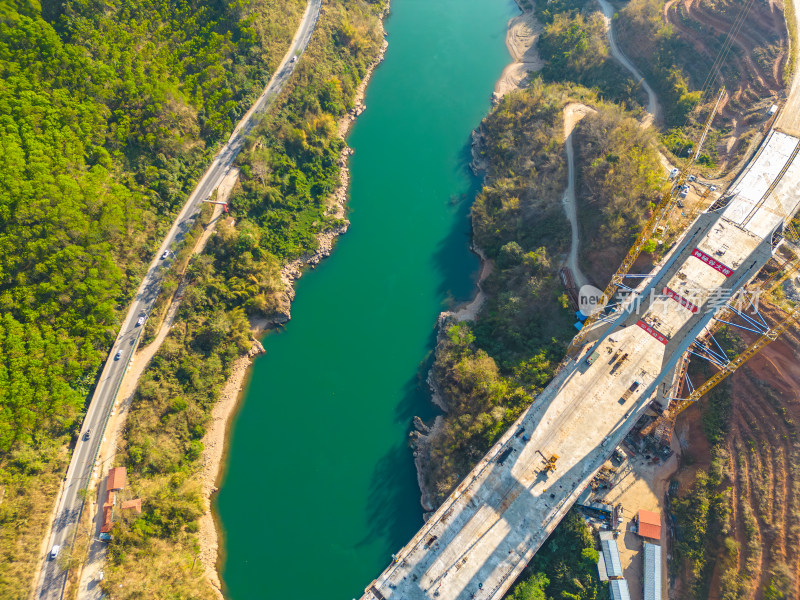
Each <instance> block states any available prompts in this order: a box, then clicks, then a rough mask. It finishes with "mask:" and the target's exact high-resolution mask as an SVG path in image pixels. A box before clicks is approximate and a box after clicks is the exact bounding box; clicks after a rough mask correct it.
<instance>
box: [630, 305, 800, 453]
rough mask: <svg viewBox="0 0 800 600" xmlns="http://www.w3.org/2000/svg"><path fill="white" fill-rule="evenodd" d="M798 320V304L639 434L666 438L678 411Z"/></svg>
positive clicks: (717, 383) (669, 433) (707, 390)
mask: <svg viewBox="0 0 800 600" xmlns="http://www.w3.org/2000/svg"><path fill="white" fill-rule="evenodd" d="M798 320H800V306H799V307H797V308H795V309H794V310H793V311H792V312H791V313H789V315H787V316H786V318H784V319H783V320H782V321H780V322H778V323H777V324H776V325H775V326H774V327H771V328H770V329H768V330H767V331H766V332H765V333H763V334H762V335H761V336H760V337H759V338H758V339H757V340H756V341H755V342H754V343H753V344H751V345H750V346H749V347H748V348H747V349H746V350H745V351H744V352H742V353H741V354H739V355H738V356H737V357H736V358H734V359H733V360H731V361H730V362H728V363H727V364H725V365H724V366H723V367H722V368H721V369H720V370H719V371H717V372H716V373H714V375H712V376H711V377H709V378H708V379H707V380H706V381H705V383H703V384H702V385H701V386H700V387H698V388H695V389H694V390H692V392H691V393H690V394H689V395H688V396H687V397H686V398H681V399H677V400H673V404H672V405H671V406H670V407H669V408H668V409H667V410H666V411H665V412H664V414H662V415H661V416H660V417H659V418H658V419H656V420H655V421H653V422H652V423H650V424H649V425H647V426H646V427H644V428H643V429H642V430H641V432H640V433H641V435H643V436H646V435H649V434H650V433H653V432H654V431H655V432H656V436H657V437H660V438H662V439H668V437H669V435H671V434H672V427H673V426H674V424H675V419H676V417H677V416H678V415H679V414H680V413H682V412H683V411H684V410H686V409H687V408H688V407H689V406H690V405H691V404H692V403H694V402H695V401H697V400H699V399H700V398H702V397H703V396H704V395H706V394H707V393H708V392H710V391H711V390H712V389H714V388H715V387H716V386H717V385H719V384H720V382H722V381H723V380H724V379H725V378H726V377H728V376H729V375H731V374H732V373H735V372H736V370H737V369H739V367H741V366H742V365H743V364H744V363H746V362H747V361H748V360H750V359H751V358H753V357H754V356H755V355H756V354H758V353H759V352H760V351H761V350H762V349H763V348H764V346H766V345H767V344H770V343H771V342H774V341H775V340H776V339H778V338H779V337H780V336H781V335H782V334H784V333H785V332H786V330H788V329H789V328H790V327H791V326H792V325H794V324H795V323H797V321H798Z"/></svg>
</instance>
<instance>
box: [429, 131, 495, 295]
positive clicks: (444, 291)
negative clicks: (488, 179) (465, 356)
mask: <svg viewBox="0 0 800 600" xmlns="http://www.w3.org/2000/svg"><path fill="white" fill-rule="evenodd" d="M471 162H472V145H471V141H470V140H469V139H468V140H467V142H466V143H465V144H464V146H463V147H462V148H461V151H460V152H459V160H458V165H457V167H456V170H457V171H458V172H459V173H467V174H468V176H469V186H468V187H467V189H466V191H464V192H463V193H462V194H460V195H457V196H455V197H453V198H451V200H450V201H451V202H452V203H453V204H455V214H454V217H453V224H452V227H451V228H450V231H449V232H448V233H447V235H446V236H445V237H444V238H442V240H441V241H440V242H439V244H438V247H437V249H436V252H435V253H434V255H433V268H434V269H435V270H436V273H437V275H438V276H439V282H440V283H439V286H438V290H437V291H438V294H439V297H441V298H444V299H449V300H450V302H451V303H454V304H460V303H463V302H466V301H468V300H471V299H472V297H473V296H474V295H475V282H476V281H477V279H478V273H479V270H480V262H479V259H478V257H477V256H476V255H475V254H474V253H473V252H472V251H471V250H470V247H471V242H472V223H471V220H470V209H471V208H472V203H473V202H474V200H475V196H476V195H477V194H478V192H480V190H481V188H482V187H483V177H478V176H475V175H473V174H472V172H471V171H470V170H469V164H470V163H471Z"/></svg>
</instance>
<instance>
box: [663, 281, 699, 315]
mask: <svg viewBox="0 0 800 600" xmlns="http://www.w3.org/2000/svg"><path fill="white" fill-rule="evenodd" d="M661 293H662V294H664V295H665V296H667V297H668V298H672V299H673V300H675V302H677V303H678V304H680V305H681V306H683V307H684V308H688V309H689V310H690V311H692V312H693V313H696V312H697V311H698V310H700V309H699V308H697V306H696V305H694V304H692V303H691V302H689V301H688V300H687V299H686V298H684V297H683V296H681V295H680V294H677V293H675V292H673V291H672V290H671V289H669V288H668V287H665V288H664V290H663V291H662V292H661Z"/></svg>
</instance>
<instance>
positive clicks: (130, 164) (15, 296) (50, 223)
mask: <svg viewBox="0 0 800 600" xmlns="http://www.w3.org/2000/svg"><path fill="white" fill-rule="evenodd" d="M304 8H305V2H303V1H302V0H290V1H287V2H277V1H275V0H235V1H231V2H228V1H218V2H203V3H196V2H190V1H182V0H176V1H167V0H129V1H119V2H100V1H95V0H72V1H66V2H45V3H43V5H41V6H40V5H39V4H38V3H37V2H32V1H31V2H26V1H24V0H17V1H16V2H12V1H9V0H0V315H2V316H0V497H2V499H3V501H2V503H0V552H2V553H3V559H2V560H0V595H1V596H3V597H9V596H13V597H16V595H17V594H18V593H19V590H21V589H24V588H25V586H26V585H27V580H28V579H29V572H30V571H29V569H30V568H31V563H30V562H29V561H30V560H31V558H32V557H35V555H36V550H35V545H36V543H38V534H37V532H36V529H35V527H32V526H31V525H30V524H31V523H32V522H37V523H38V522H41V521H40V520H39V519H42V518H44V517H43V515H44V514H45V513H48V512H49V506H50V504H49V503H50V502H52V498H53V497H54V493H55V490H56V487H55V486H56V482H57V481H58V478H59V473H60V472H61V471H62V470H63V468H64V467H65V465H66V454H65V453H64V452H63V448H64V447H65V444H67V443H68V442H69V441H70V438H71V436H73V435H74V433H75V431H76V430H77V427H78V425H79V423H80V418H81V416H82V413H83V410H84V405H85V403H86V401H87V400H88V397H89V393H90V391H91V389H92V387H93V385H94V382H95V379H96V377H97V373H98V369H99V367H100V365H101V364H102V360H103V359H104V358H105V356H106V355H107V353H108V350H109V347H110V345H111V343H112V342H113V340H114V338H115V336H116V334H117V330H118V327H119V324H120V320H121V316H122V315H123V314H124V311H125V309H126V305H127V300H128V298H130V296H131V294H132V293H133V291H134V290H135V289H136V287H137V286H138V284H139V281H140V279H141V275H142V273H143V269H144V267H145V265H146V264H147V262H149V260H150V259H151V258H152V253H153V252H154V249H155V247H156V246H157V244H158V241H159V239H160V236H161V234H163V233H164V231H165V230H166V227H167V226H168V225H169V223H170V221H171V220H172V216H173V215H174V214H175V213H176V212H177V210H178V209H179V208H180V206H181V205H182V204H183V201H184V200H185V198H186V197H187V195H188V193H189V192H190V191H191V189H192V187H193V185H194V183H195V181H196V180H197V178H198V177H199V176H200V174H201V173H202V171H203V169H204V167H205V165H206V164H207V163H208V162H209V161H210V158H211V156H212V153H213V151H214V149H215V147H216V146H217V145H218V143H219V142H220V141H221V140H223V139H224V138H225V137H226V136H227V135H229V134H230V132H231V130H232V128H233V125H234V123H235V122H236V121H237V120H238V119H239V117H240V116H241V115H242V114H244V112H245V111H246V110H247V109H248V108H249V106H250V104H251V103H252V101H253V100H254V99H255V98H256V97H257V96H258V95H259V94H260V93H261V91H262V90H263V87H264V85H265V83H266V82H267V81H268V79H269V77H270V75H271V72H272V70H273V69H274V67H275V66H276V65H277V64H278V61H279V59H280V57H281V56H282V55H283V53H284V52H285V51H286V48H287V47H288V45H289V41H290V40H291V38H292V36H293V34H294V30H295V28H296V26H297V24H298V23H299V18H300V14H301V13H302V10H303V9H304ZM31 519H33V521H31ZM21 522H28V523H29V525H28V527H27V528H25V529H23V530H19V529H18V528H17V527H16V526H15V525H14V524H19V523H21ZM31 531H32V533H31ZM20 586H21V587H20Z"/></svg>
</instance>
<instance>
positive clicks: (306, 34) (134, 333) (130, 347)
mask: <svg viewBox="0 0 800 600" xmlns="http://www.w3.org/2000/svg"><path fill="white" fill-rule="evenodd" d="M321 7H322V0H309V2H308V6H307V7H306V11H305V13H304V14H303V19H302V21H301V23H300V27H299V28H298V29H297V32H296V33H295V36H294V39H293V40H292V44H291V46H290V48H289V51H288V52H287V53H286V55H285V56H284V58H283V60H282V61H281V64H280V65H279V66H278V69H277V70H276V71H275V74H274V75H273V77H272V79H271V80H270V82H269V83H268V84H267V86H266V88H265V89H264V92H263V93H262V94H261V96H260V97H259V98H258V100H257V101H256V102H255V103H254V104H253V106H252V107H251V108H250V110H249V111H248V112H247V114H245V116H244V117H243V118H242V120H241V121H240V122H239V124H238V125H237V127H236V129H234V131H233V134H232V135H231V137H230V139H229V140H228V142H227V143H226V144H225V146H223V148H222V149H221V150H220V152H219V153H218V154H217V156H216V157H215V158H214V161H213V162H212V163H211V166H210V167H209V168H208V170H207V171H206V172H205V174H204V175H203V177H202V179H201V180H200V183H199V184H198V185H197V187H196V188H195V190H194V192H192V194H191V196H189V199H188V200H187V201H186V204H185V205H184V207H183V209H182V210H181V212H180V214H179V215H178V217H177V219H176V220H175V223H173V225H172V228H171V229H170V231H169V233H168V234H167V236H166V237H165V238H164V241H163V242H162V244H161V247H160V248H159V250H158V253H157V254H156V256H155V258H154V259H153V261H152V262H151V263H150V266H149V268H148V270H147V274H146V275H145V277H144V280H143V281H142V283H141V285H140V287H139V289H138V291H137V293H136V296H135V298H134V300H133V302H132V304H131V306H130V309H129V310H128V314H127V315H126V317H125V319H124V321H123V324H122V327H121V329H120V332H119V335H118V336H117V339H116V340H115V342H114V345H113V347H112V348H111V352H110V354H109V357H108V359H107V360H106V363H105V366H104V367H103V371H102V374H101V375H100V379H99V381H98V383H97V387H96V389H95V391H94V394H93V395H92V399H91V402H90V404H89V407H88V409H87V412H86V418H85V419H84V422H83V426H82V428H81V431H80V437H79V438H78V442H77V444H76V446H75V449H74V451H73V453H72V459H71V461H70V465H69V468H68V469H67V475H66V477H65V478H64V482H63V485H62V488H61V491H60V493H59V497H58V500H57V504H56V505H57V509H56V512H55V518H54V520H53V525H52V529H51V531H50V534H49V543H48V545H47V550H48V555H46V556H45V557H44V558H43V562H42V566H41V569H40V572H39V575H38V584H37V588H36V598H43V599H47V600H53V599H58V598H61V597H62V595H63V592H64V586H65V585H66V581H67V571H66V570H64V569H62V562H61V561H59V560H58V559H56V560H51V559H50V558H49V551H50V549H51V548H52V547H53V546H54V545H58V546H60V547H61V548H62V549H64V548H68V547H69V546H70V545H71V543H72V540H73V539H74V536H75V531H76V527H77V524H78V521H79V519H80V515H81V512H82V510H83V503H84V501H83V492H82V491H81V490H84V489H86V488H87V486H88V484H89V482H90V479H91V475H92V471H93V470H94V468H95V460H96V457H97V453H98V450H99V447H100V442H101V440H102V438H103V434H104V431H105V427H106V423H107V421H108V417H109V415H110V413H111V411H112V409H113V407H114V401H115V399H116V396H117V390H118V389H119V386H120V383H121V382H122V377H123V375H124V374H125V371H126V369H127V367H128V365H129V363H130V361H131V359H132V357H133V353H134V351H135V350H136V345H137V343H138V341H139V336H140V335H141V333H142V330H143V328H144V326H143V325H141V326H140V325H138V324H137V321H138V320H139V318H141V317H144V318H145V319H146V318H147V315H148V313H149V311H150V310H152V308H153V303H154V302H155V299H156V297H157V296H158V293H159V291H160V289H161V281H162V278H163V275H164V272H165V270H166V267H167V266H168V264H169V258H166V259H162V258H161V256H162V255H163V253H164V252H166V251H167V250H170V249H171V248H173V247H174V246H176V245H177V244H179V243H180V242H181V241H182V240H183V238H184V236H185V235H186V232H187V231H188V230H189V229H190V227H191V225H192V222H193V220H194V218H195V216H196V215H197V213H198V212H199V210H200V208H201V206H202V204H203V200H205V199H206V198H208V197H209V196H210V195H211V193H212V192H213V191H214V190H215V189H216V188H217V187H218V186H219V184H220V182H221V181H222V179H223V178H224V177H225V175H226V174H227V172H228V170H229V169H230V167H231V165H232V163H233V161H234V159H235V158H236V156H237V155H238V154H239V152H240V151H241V149H242V147H243V146H244V143H245V138H246V136H247V134H248V133H250V131H251V130H252V129H253V127H254V126H255V125H256V123H257V122H258V118H259V116H260V114H261V113H263V112H264V111H265V110H266V108H267V107H268V105H269V103H270V101H271V100H273V99H274V98H275V96H277V95H278V94H279V93H280V91H281V90H282V89H283V87H284V85H285V84H286V82H287V81H288V80H289V77H290V76H291V74H292V72H293V71H294V68H295V66H296V64H297V62H296V59H295V57H299V56H300V55H301V54H302V53H303V52H304V51H305V49H306V47H307V46H308V42H309V40H310V39H311V34H312V33H313V31H314V28H315V26H316V24H317V19H318V18H319V13H320V9H321ZM117 352H119V353H120V356H119V358H117V357H116V355H117ZM90 430H91V435H90V436H89V439H88V440H86V439H84V437H85V434H86V432H88V431H90ZM102 471H103V469H102V468H101V469H100V472H101V473H102ZM62 551H64V550H62Z"/></svg>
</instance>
